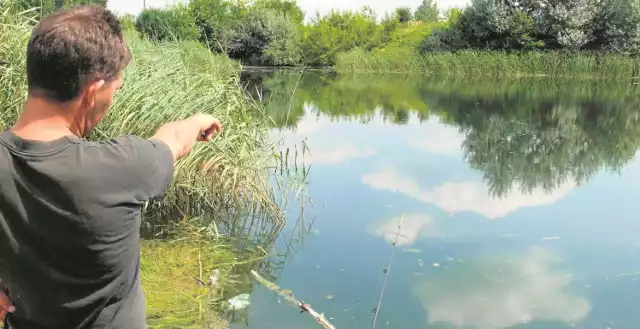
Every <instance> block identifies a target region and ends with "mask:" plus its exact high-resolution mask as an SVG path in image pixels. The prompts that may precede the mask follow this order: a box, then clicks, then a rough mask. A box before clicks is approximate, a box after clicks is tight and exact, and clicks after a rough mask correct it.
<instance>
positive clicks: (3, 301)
mask: <svg viewBox="0 0 640 329" xmlns="http://www.w3.org/2000/svg"><path fill="white" fill-rule="evenodd" d="M0 287H2V279H0ZM15 310H16V308H15V306H13V304H11V301H10V300H9V297H7V295H5V294H4V293H3V292H2V289H0V322H1V321H4V318H5V317H6V316H7V314H9V313H13V312H14V311H15Z"/></svg>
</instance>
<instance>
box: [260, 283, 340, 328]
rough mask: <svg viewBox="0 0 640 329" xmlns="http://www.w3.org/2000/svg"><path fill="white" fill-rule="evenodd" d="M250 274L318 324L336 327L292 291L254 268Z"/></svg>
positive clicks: (325, 326)
mask: <svg viewBox="0 0 640 329" xmlns="http://www.w3.org/2000/svg"><path fill="white" fill-rule="evenodd" d="M251 274H253V276H254V277H255V278H256V280H257V281H258V282H260V283H261V284H262V285H264V286H265V287H266V288H267V289H269V290H271V291H273V292H275V293H276V294H278V295H280V296H282V297H283V298H284V299H285V300H286V301H288V302H289V303H291V304H293V305H295V306H296V307H298V308H299V309H300V310H301V313H307V314H309V315H311V317H313V319H314V320H316V322H318V324H320V325H321V326H322V327H323V328H324V329H336V327H334V326H333V325H332V324H331V323H330V322H329V320H327V318H325V317H324V313H318V312H316V311H314V310H313V309H312V308H311V306H310V305H309V304H305V303H304V302H303V301H301V300H297V299H296V298H295V297H294V296H293V292H287V291H285V290H282V289H280V287H279V286H278V285H277V284H275V283H273V282H271V281H269V280H267V279H265V278H263V277H261V276H260V274H258V272H256V271H254V270H251Z"/></svg>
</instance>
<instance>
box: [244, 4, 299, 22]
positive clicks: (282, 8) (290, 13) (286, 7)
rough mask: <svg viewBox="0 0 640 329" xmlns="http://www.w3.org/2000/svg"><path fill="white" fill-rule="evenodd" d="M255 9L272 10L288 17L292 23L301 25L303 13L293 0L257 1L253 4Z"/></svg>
mask: <svg viewBox="0 0 640 329" xmlns="http://www.w3.org/2000/svg"><path fill="white" fill-rule="evenodd" d="M255 6H256V7H257V8H262V9H272V10H274V11H276V12H279V13H281V14H283V15H284V16H286V17H289V18H290V19H291V20H292V21H293V22H294V23H296V24H302V21H303V20H304V12H303V11H302V8H300V6H298V4H297V3H296V1H295V0H258V1H257V2H256V3H255Z"/></svg>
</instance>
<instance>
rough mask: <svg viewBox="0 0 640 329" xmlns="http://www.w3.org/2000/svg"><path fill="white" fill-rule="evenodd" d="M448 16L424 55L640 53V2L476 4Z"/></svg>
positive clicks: (495, 0)
mask: <svg viewBox="0 0 640 329" xmlns="http://www.w3.org/2000/svg"><path fill="white" fill-rule="evenodd" d="M448 16H449V19H448V20H449V23H447V26H446V27H445V29H444V30H442V31H438V32H435V33H434V34H433V36H431V37H430V38H429V39H428V40H425V41H424V43H423V44H422V46H421V50H422V51H423V52H429V51H451V50H461V49H494V50H509V51H514V50H516V51H529V50H536V49H550V50H559V49H562V50H566V51H573V52H575V51H580V50H595V51H605V52H617V53H621V54H636V53H637V52H638V50H639V49H640V28H638V26H640V1H638V0H603V1H600V0H550V1H545V2H544V4H543V3H541V2H538V1H534V0H523V1H515V0H513V1H512V0H507V1H504V0H473V1H472V3H471V5H470V6H469V7H467V8H466V9H465V10H464V11H463V12H461V13H460V12H451V13H450V15H448Z"/></svg>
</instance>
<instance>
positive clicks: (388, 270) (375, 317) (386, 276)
mask: <svg viewBox="0 0 640 329" xmlns="http://www.w3.org/2000/svg"><path fill="white" fill-rule="evenodd" d="M403 222H404V215H403V216H402V217H401V218H400V224H399V225H398V231H397V232H396V239H395V241H393V243H392V244H391V257H389V264H388V265H387V268H385V269H384V270H383V272H384V283H383V284H382V289H380V297H378V305H377V306H376V308H374V309H373V321H372V322H371V329H375V328H376V322H377V321H378V314H380V308H382V298H383V297H384V291H385V289H386V288H387V282H388V279H389V273H391V264H393V258H394V256H395V254H396V252H395V249H396V245H397V244H398V238H399V237H400V235H401V234H400V231H401V230H402V223H403Z"/></svg>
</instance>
